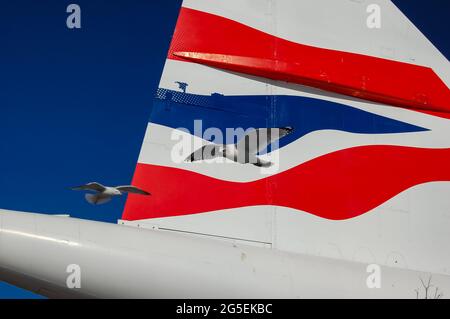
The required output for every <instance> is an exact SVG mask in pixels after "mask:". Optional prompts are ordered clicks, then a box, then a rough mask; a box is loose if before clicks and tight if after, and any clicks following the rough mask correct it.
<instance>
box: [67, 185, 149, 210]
mask: <svg viewBox="0 0 450 319" xmlns="http://www.w3.org/2000/svg"><path fill="white" fill-rule="evenodd" d="M72 190H75V191H80V190H81V191H93V192H95V193H94V194H91V193H88V194H86V195H84V197H85V198H86V200H87V201H88V202H89V203H91V204H93V205H99V204H104V203H106V202H109V201H110V200H111V198H112V197H113V196H119V195H122V194H123V193H133V194H140V195H151V194H150V193H149V192H146V191H144V190H142V189H140V188H137V187H136V186H132V185H123V186H115V187H112V186H103V185H102V184H100V183H97V182H91V183H87V184H85V185H81V186H76V187H72Z"/></svg>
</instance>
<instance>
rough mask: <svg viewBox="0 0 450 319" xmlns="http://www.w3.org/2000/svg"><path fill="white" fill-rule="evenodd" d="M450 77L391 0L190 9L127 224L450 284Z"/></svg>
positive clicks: (191, 4) (174, 47) (270, 1)
mask: <svg viewBox="0 0 450 319" xmlns="http://www.w3.org/2000/svg"><path fill="white" fill-rule="evenodd" d="M449 83H450V68H449V63H448V61H447V59H446V58H445V57H444V56H443V55H442V54H441V53H440V52H439V51H438V50H437V49H436V48H435V47H434V46H433V44H432V43H431V42H430V41H429V40H428V39H427V38H426V37H425V36H424V35H423V34H422V33H421V32H420V31H419V30H418V29H417V28H416V27H415V26H414V25H413V24H412V23H411V22H410V21H409V20H408V19H407V18H406V17H405V16H404V15H403V14H402V13H401V11H400V10H399V9H398V8H397V7H396V6H395V5H394V4H393V3H392V2H390V1H388V0H371V1H364V0H357V1H356V0H341V1H336V0H304V1H294V0H277V1H275V0H263V1H261V0H248V1H238V0H229V1H221V2H217V1H208V0H195V1H194V0H185V1H184V2H183V6H182V8H181V11H180V15H179V18H178V22H177V25H176V28H175V32H174V36H173V39H172V42H171V45H170V49H169V52H168V55H167V59H166V62H165V66H164V70H163V74H162V77H161V81H160V84H159V88H158V89H157V92H156V96H155V98H154V102H153V109H152V113H151V118H150V122H149V124H148V128H147V132H146V135H145V138H144V142H143V145H142V149H141V153H140V156H139V160H138V164H137V167H136V171H135V175H134V178H133V185H136V186H138V187H141V188H143V189H146V190H149V191H151V192H152V194H153V196H151V197H143V196H138V195H133V194H130V195H129V197H128V200H127V203H126V206H125V210H124V212H123V216H122V222H123V223H126V224H129V225H136V226H137V225H139V226H141V227H150V228H159V229H162V230H166V231H176V232H185V233H190V234H194V235H198V236H208V237H214V238H220V239H224V240H232V241H237V242H244V243H246V244H251V245H257V246H262V247H268V248H273V249H277V250H282V251H288V252H294V253H303V254H310V255H315V256H325V257H331V258H337V259H343V260H350V261H357V262H364V263H377V264H380V265H386V266H393V267H402V268H408V269H413V270H419V271H425V272H433V273H439V274H444V275H448V274H449V273H450V268H449V267H448V266H450V256H447V255H445V254H443V252H444V251H446V249H447V248H446V243H447V242H448V240H449V239H450V238H449V237H450V234H449V232H448V229H449V226H450V215H449V214H450V213H449V212H450V200H449V196H448V195H449V194H450V183H449V182H450V165H448V163H450V140H449V139H448V136H450V120H449V119H450V91H449V88H448V85H449ZM287 127H289V128H292V132H290V134H287V135H286V136H284V135H283V136H279V138H278V139H272V140H270V144H269V145H267V147H266V148H257V150H255V153H254V154H253V155H254V156H256V158H257V160H259V163H270V164H271V165H251V164H249V163H247V162H245V161H244V162H239V161H234V160H232V159H230V158H229V157H227V156H226V155H224V156H219V155H220V154H226V153H227V151H230V150H232V149H233V147H234V145H239V141H241V140H242V139H244V138H245V136H247V137H248V136H249V135H251V134H252V133H250V132H255V130H256V131H257V132H262V131H263V130H258V129H263V128H264V129H270V130H265V131H264V132H267V131H271V130H280V128H287ZM258 139H259V140H260V139H261V136H258ZM205 145H212V146H209V147H205ZM205 149H207V150H209V151H210V152H214V154H209V155H210V156H206V157H205V156H204V157H203V158H201V159H200V160H198V161H197V160H196V161H186V159H187V158H189V157H190V156H191V154H194V152H196V151H198V150H200V151H203V150H205Z"/></svg>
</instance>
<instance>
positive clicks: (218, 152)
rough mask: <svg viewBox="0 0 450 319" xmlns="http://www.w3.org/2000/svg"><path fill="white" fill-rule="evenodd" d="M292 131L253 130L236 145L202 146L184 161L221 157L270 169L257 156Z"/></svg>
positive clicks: (291, 129)
mask: <svg viewBox="0 0 450 319" xmlns="http://www.w3.org/2000/svg"><path fill="white" fill-rule="evenodd" d="M292 131H293V128H292V127H282V128H259V129H254V130H252V131H250V132H248V133H247V134H246V135H244V137H243V138H242V139H241V140H240V141H239V142H238V143H237V144H225V145H223V144H214V143H211V144H207V145H204V146H203V147H202V148H199V149H198V150H196V151H195V152H194V153H192V154H191V155H189V156H188V157H187V158H186V160H185V161H186V162H195V161H200V160H204V159H212V158H216V157H219V156H222V157H225V158H228V159H229V160H232V161H234V162H237V163H240V164H248V163H250V164H253V165H255V166H258V167H270V166H272V164H273V163H272V162H269V161H265V160H263V159H261V158H260V157H259V156H257V154H258V153H259V152H261V151H263V150H264V149H266V148H267V146H268V145H270V144H272V143H273V142H274V141H276V140H279V139H280V138H282V137H285V136H286V135H288V134H290V133H292Z"/></svg>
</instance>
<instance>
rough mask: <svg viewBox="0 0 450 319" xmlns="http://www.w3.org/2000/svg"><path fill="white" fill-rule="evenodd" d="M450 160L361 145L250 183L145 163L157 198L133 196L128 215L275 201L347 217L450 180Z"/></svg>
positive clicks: (141, 178)
mask: <svg viewBox="0 0 450 319" xmlns="http://www.w3.org/2000/svg"><path fill="white" fill-rule="evenodd" d="M281 160H282V159H281ZM449 163H450V149H422V148H412V147H402V146H384V145H381V146H362V147H355V148H349V149H345V150H341V151H337V152H334V153H331V154H326V155H323V156H321V157H318V158H316V159H313V160H311V161H309V162H306V163H303V164H301V165H299V166H296V167H294V168H292V169H289V170H287V171H284V172H281V173H279V174H277V175H273V176H270V177H267V178H264V179H261V180H257V181H253V182H247V183H240V182H230V181H224V180H219V179H215V178H212V177H208V176H205V175H201V174H198V173H194V172H191V171H187V170H182V169H177V168H170V167H163V166H156V165H147V164H140V163H139V164H138V165H137V168H136V172H135V176H134V179H133V185H136V186H138V187H141V188H143V189H146V190H148V191H150V192H152V194H153V196H148V197H147V196H139V195H133V194H130V195H129V197H128V200H127V203H126V206H125V210H124V214H123V217H122V218H123V219H125V220H137V219H146V218H156V217H167V216H176V215H186V214H195V213H200V212H207V211H214V210H220V209H227V208H236V207H243V206H254V205H277V206H285V207H291V208H294V209H299V210H303V211H306V212H309V213H311V214H314V215H317V216H320V217H323V218H327V219H335V220H341V219H348V218H353V217H355V216H359V215H361V214H364V213H366V212H368V211H370V210H371V209H373V208H375V207H377V206H379V205H380V204H382V203H384V202H385V201H387V200H388V199H390V198H392V197H393V196H395V195H397V194H399V193H400V192H402V191H404V190H406V189H408V188H410V187H412V186H414V185H418V184H421V183H426V182H432V181H450V165H449ZM224 165H227V164H224ZM242 169H245V167H244V166H242Z"/></svg>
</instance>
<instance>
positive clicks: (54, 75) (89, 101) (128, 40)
mask: <svg viewBox="0 0 450 319" xmlns="http://www.w3.org/2000/svg"><path fill="white" fill-rule="evenodd" d="M73 2H75V3H77V4H79V5H80V7H81V10H82V22H81V23H82V29H81V30H69V29H67V27H66V25H65V20H66V17H67V13H66V12H65V11H66V7H67V5H68V4H70V3H73ZM394 2H395V3H396V4H397V5H398V6H399V7H400V8H401V9H402V10H403V12H404V13H405V14H406V15H407V16H408V17H409V18H410V19H411V20H412V21H413V22H414V23H415V24H416V25H417V26H418V27H419V28H420V29H421V30H422V32H423V33H425V35H426V36H428V37H429V38H430V39H431V41H432V42H433V43H434V44H435V45H436V46H437V47H438V48H439V49H440V50H441V52H443V53H444V54H445V55H446V56H447V58H448V56H449V53H450V47H449V46H450V43H449V42H450V41H449V36H448V30H450V27H449V21H448V14H449V13H450V1H447V0H428V1H418V0H417V1H412V0H395V1H394ZM180 4H181V1H180V0H164V1H163V0H147V1H144V0H140V1H139V0H126V1H125V0H114V1H107V0H77V1H63V0H46V1H33V0H26V1H25V0H17V1H3V2H2V4H1V7H0V9H1V10H0V40H1V50H0V59H1V64H0V65H1V69H0V70H1V71H0V208H5V209H14V210H22V211H31V212H42V213H50V214H61V213H69V214H70V215H71V216H73V217H80V218H87V219H95V220H102V221H108V222H116V220H117V219H118V218H120V216H121V212H122V209H123V205H124V202H125V198H121V199H115V200H114V201H112V202H111V203H109V204H108V205H103V206H96V207H94V206H91V205H89V204H87V203H86V202H85V201H84V200H83V199H82V194H81V193H76V192H73V191H70V190H68V187H70V186H73V185H77V184H82V183H85V182H88V181H91V180H92V181H100V182H103V183H105V184H110V185H117V184H126V183H129V182H130V181H131V177H132V175H133V171H134V167H135V163H136V161H137V157H138V154H139V149H140V146H141V142H142V138H143V135H144V132H145V129H146V125H147V122H148V117H149V114H150V111H151V104H152V97H153V94H154V92H155V89H156V87H157V85H158V82H159V77H160V74H161V70H162V67H163V63H164V60H165V56H166V52H167V48H168V46H169V42H170V37H171V34H172V32H173V28H174V25H175V21H176V18H177V15H178V10H179V7H180ZM24 185H26V186H27V187H29V188H31V189H33V190H34V192H31V193H27V194H26V197H25V195H24V194H22V193H20V192H19V191H18V190H19V189H21V188H22V187H23V186H24ZM30 297H35V295H33V294H31V293H28V292H26V291H23V290H21V289H17V288H15V287H11V286H9V285H6V284H2V283H0V298H30Z"/></svg>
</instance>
